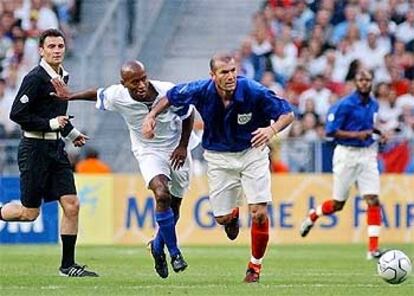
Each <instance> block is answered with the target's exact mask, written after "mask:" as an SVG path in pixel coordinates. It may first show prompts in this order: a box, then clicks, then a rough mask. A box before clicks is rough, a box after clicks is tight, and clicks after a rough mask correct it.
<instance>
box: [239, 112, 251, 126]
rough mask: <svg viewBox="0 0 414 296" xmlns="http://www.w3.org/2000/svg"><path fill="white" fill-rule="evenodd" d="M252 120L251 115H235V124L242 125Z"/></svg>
mask: <svg viewBox="0 0 414 296" xmlns="http://www.w3.org/2000/svg"><path fill="white" fill-rule="evenodd" d="M251 119H252V113H244V114H237V123H238V124H240V125H244V124H246V123H248V122H249V121H250V120H251Z"/></svg>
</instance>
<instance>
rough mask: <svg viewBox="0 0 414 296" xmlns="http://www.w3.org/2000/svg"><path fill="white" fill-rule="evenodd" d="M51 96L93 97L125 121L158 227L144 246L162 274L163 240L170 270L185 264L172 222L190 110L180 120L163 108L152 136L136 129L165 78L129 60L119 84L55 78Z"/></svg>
mask: <svg viewBox="0 0 414 296" xmlns="http://www.w3.org/2000/svg"><path fill="white" fill-rule="evenodd" d="M52 83H53V86H54V87H55V89H56V96H57V97H58V98H60V99H62V100H91V101H96V107H97V108H98V109H100V110H111V111H116V112H118V113H119V114H121V115H122V117H123V118H124V120H125V122H126V123H127V125H128V129H129V133H130V138H131V147H132V152H133V153H134V155H135V157H136V159H137V160H138V163H139V167H140V170H141V173H142V175H143V178H144V180H145V182H146V185H147V186H148V188H150V189H151V190H152V191H153V192H154V196H155V200H156V210H155V218H156V221H157V223H158V226H159V230H158V232H157V234H156V236H155V238H154V240H152V241H150V243H149V247H150V249H151V254H152V256H153V257H154V261H155V270H156V272H157V273H158V275H159V276H160V277H162V278H166V277H168V266H167V262H166V257H165V253H164V245H166V246H167V249H168V251H169V254H170V257H171V265H172V267H173V269H174V271H175V272H179V271H183V270H184V269H185V268H186V267H187V263H186V262H185V260H184V258H183V256H182V254H181V251H180V250H179V248H178V245H177V237H176V231H175V224H176V222H177V220H178V218H179V208H180V205H181V198H182V196H183V194H184V192H185V191H186V189H187V188H188V185H189V178H190V163H189V162H190V160H189V156H188V153H187V147H188V144H189V141H190V135H191V131H192V126H193V120H194V119H193V116H190V118H189V120H186V121H181V120H180V119H179V117H178V116H177V115H176V114H175V113H174V112H172V111H171V110H167V111H166V112H165V113H163V114H162V115H160V116H159V117H158V118H157V136H156V137H154V138H153V139H146V138H144V137H143V136H142V134H141V129H142V127H141V126H142V122H143V120H144V118H145V116H146V115H147V114H148V112H149V111H150V109H151V107H152V105H153V104H154V103H156V102H157V101H158V100H159V99H160V98H162V97H163V96H165V94H166V92H167V91H168V90H169V89H170V88H172V87H173V86H174V84H172V83H169V82H161V81H156V80H149V79H148V77H147V74H146V71H145V67H144V65H143V64H142V63H141V62H139V61H129V62H127V63H125V64H124V65H123V66H122V68H121V84H116V85H111V86H109V87H107V88H99V89H89V90H86V91H80V92H76V93H70V91H69V89H68V88H67V86H66V85H65V84H64V83H63V82H62V81H60V80H54V81H53V82H52Z"/></svg>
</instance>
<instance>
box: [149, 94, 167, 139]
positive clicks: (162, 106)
mask: <svg viewBox="0 0 414 296" xmlns="http://www.w3.org/2000/svg"><path fill="white" fill-rule="evenodd" d="M169 106H170V102H169V101H168V99H167V97H163V98H161V99H160V100H159V101H158V102H157V104H155V105H154V106H153V107H152V109H151V111H150V112H149V113H148V114H147V116H145V118H144V122H143V123H142V135H143V136H144V137H145V138H147V139H152V138H153V137H154V130H155V118H156V117H157V116H158V114H160V113H162V112H164V111H165V110H167V108H168V107H169Z"/></svg>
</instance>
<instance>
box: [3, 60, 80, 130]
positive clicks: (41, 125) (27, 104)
mask: <svg viewBox="0 0 414 296" xmlns="http://www.w3.org/2000/svg"><path fill="white" fill-rule="evenodd" d="M61 71H63V69H61ZM60 74H61V75H62V73H60ZM50 80H51V76H50V75H49V74H48V73H47V71H46V70H45V69H44V68H43V67H42V66H41V65H38V66H36V67H35V68H34V69H33V70H32V71H30V72H29V73H28V74H27V75H26V76H25V77H24V79H23V82H22V84H21V86H20V88H19V91H18V92H17V95H16V98H15V99H14V102H13V106H12V109H11V112H10V119H11V120H12V121H14V122H16V123H17V124H19V125H20V126H21V128H22V129H23V130H24V131H40V132H51V131H52V129H51V128H50V124H49V120H50V119H52V118H55V117H57V116H64V115H66V111H67V108H68V103H67V102H64V101H63V102H62V101H59V100H57V99H56V98H54V97H53V96H51V95H50V93H51V92H54V91H55V89H54V87H53V85H52V83H51V82H50ZM63 80H64V82H65V83H68V80H69V76H68V75H66V76H64V77H63ZM72 129H73V126H72V124H71V123H70V122H69V123H68V124H66V126H65V127H64V129H63V130H60V132H61V134H62V136H63V137H65V136H67V135H68V134H69V132H70V131H71V130H72Z"/></svg>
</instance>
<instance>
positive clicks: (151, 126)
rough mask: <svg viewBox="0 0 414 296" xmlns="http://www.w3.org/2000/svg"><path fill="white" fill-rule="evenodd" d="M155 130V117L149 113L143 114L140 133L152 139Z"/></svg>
mask: <svg viewBox="0 0 414 296" xmlns="http://www.w3.org/2000/svg"><path fill="white" fill-rule="evenodd" d="M154 130H155V117H154V116H152V115H151V114H148V115H147V116H145V119H144V122H143V123H142V135H143V136H144V138H147V139H152V138H154Z"/></svg>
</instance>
